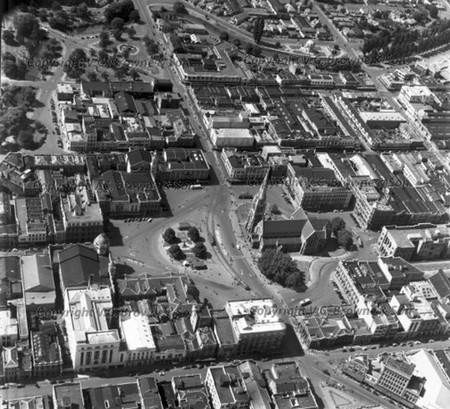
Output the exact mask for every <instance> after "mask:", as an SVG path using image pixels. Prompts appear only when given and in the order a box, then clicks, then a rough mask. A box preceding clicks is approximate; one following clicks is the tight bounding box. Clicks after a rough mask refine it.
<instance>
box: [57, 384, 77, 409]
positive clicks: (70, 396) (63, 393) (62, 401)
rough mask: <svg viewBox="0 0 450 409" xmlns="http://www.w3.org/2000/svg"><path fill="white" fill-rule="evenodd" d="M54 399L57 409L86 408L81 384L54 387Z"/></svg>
mask: <svg viewBox="0 0 450 409" xmlns="http://www.w3.org/2000/svg"><path fill="white" fill-rule="evenodd" d="M53 399H54V400H55V401H56V408H55V409H66V408H70V409H84V408H85V405H84V399H83V393H82V391H81V384H80V383H65V384H63V385H54V386H53Z"/></svg>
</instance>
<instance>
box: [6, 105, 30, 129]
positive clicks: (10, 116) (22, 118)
mask: <svg viewBox="0 0 450 409" xmlns="http://www.w3.org/2000/svg"><path fill="white" fill-rule="evenodd" d="M26 119H27V113H26V110H25V109H24V108H22V107H9V108H7V110H6V111H5V113H4V114H3V115H2V117H1V121H0V122H1V124H2V125H3V126H4V127H5V129H6V131H7V133H9V134H13V135H17V134H18V132H19V130H20V129H21V128H22V126H23V124H24V123H25V122H26Z"/></svg>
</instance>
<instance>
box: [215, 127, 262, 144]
mask: <svg viewBox="0 0 450 409" xmlns="http://www.w3.org/2000/svg"><path fill="white" fill-rule="evenodd" d="M210 137H211V141H212V143H213V144H214V146H215V147H216V148H245V147H250V146H252V145H253V142H254V139H255V138H254V136H253V135H252V133H251V131H250V129H244V128H212V129H211V131H210Z"/></svg>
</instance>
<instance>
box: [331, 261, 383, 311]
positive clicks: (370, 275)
mask: <svg viewBox="0 0 450 409" xmlns="http://www.w3.org/2000/svg"><path fill="white" fill-rule="evenodd" d="M333 280H334V282H335V283H336V284H337V285H338V287H339V289H340V291H341V293H342V295H343V297H344V298H345V299H346V300H347V301H348V302H349V303H350V304H352V305H353V306H356V305H358V304H359V302H360V300H361V299H363V300H364V299H365V298H367V299H370V300H373V301H377V302H380V301H385V300H386V295H385V293H384V292H385V291H386V290H388V289H389V282H388V280H387V279H386V278H385V277H384V275H383V273H382V271H381V269H380V267H379V265H378V263H377V262H376V261H356V260H354V261H340V262H339V264H338V267H337V269H336V271H335V273H334V274H333Z"/></svg>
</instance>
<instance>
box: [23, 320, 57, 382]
mask: <svg viewBox="0 0 450 409" xmlns="http://www.w3.org/2000/svg"><path fill="white" fill-rule="evenodd" d="M30 343H31V350H32V354H33V375H34V376H35V377H37V378H47V377H57V376H59V375H61V373H62V368H63V360H62V354H61V347H60V345H59V340H58V336H57V333H56V328H55V327H51V326H49V327H46V328H43V329H42V330H41V331H36V332H34V331H33V332H32V334H31V337H30Z"/></svg>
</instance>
